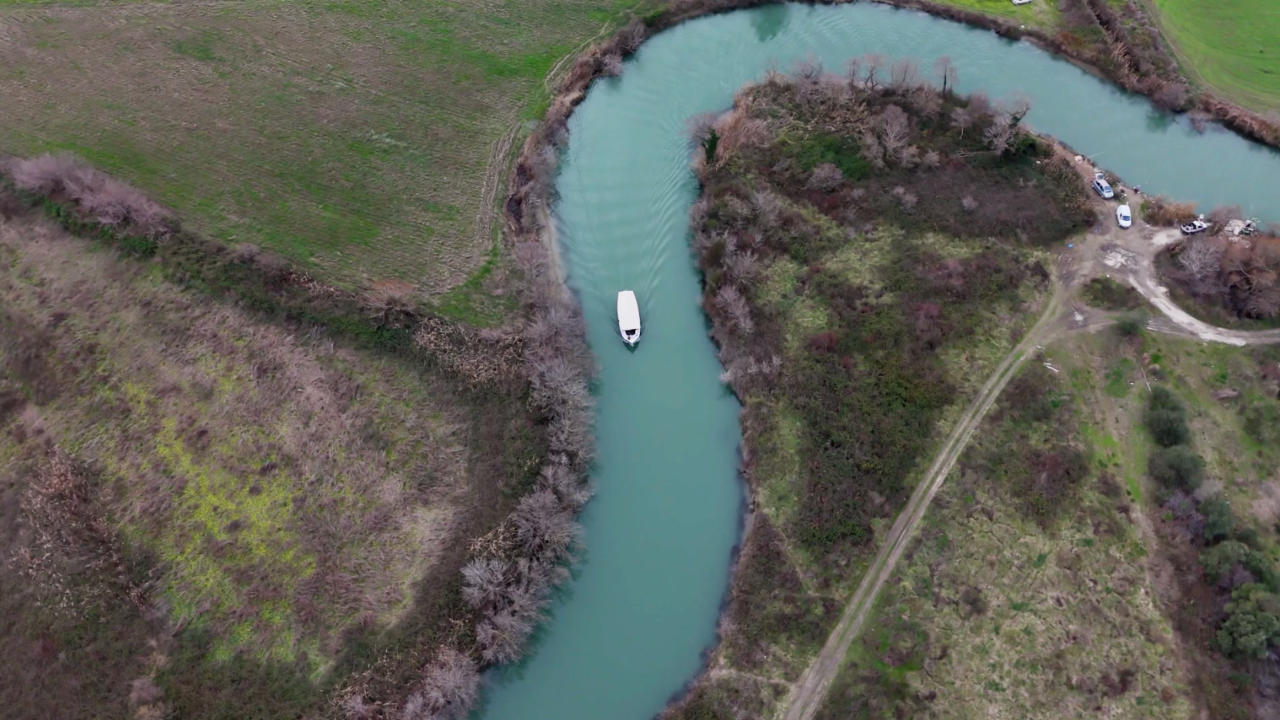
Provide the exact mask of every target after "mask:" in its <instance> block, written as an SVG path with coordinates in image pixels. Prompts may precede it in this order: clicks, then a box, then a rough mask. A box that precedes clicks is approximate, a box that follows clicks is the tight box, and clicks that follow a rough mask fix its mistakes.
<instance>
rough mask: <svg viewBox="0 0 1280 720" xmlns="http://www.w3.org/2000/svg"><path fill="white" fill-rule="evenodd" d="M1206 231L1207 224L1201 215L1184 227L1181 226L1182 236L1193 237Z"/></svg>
mask: <svg viewBox="0 0 1280 720" xmlns="http://www.w3.org/2000/svg"><path fill="white" fill-rule="evenodd" d="M1208 229H1209V223H1207V222H1205V219H1204V216H1203V215H1201V216H1200V217H1198V218H1196V219H1195V220H1192V221H1191V222H1189V223H1187V224H1186V225H1183V226H1182V234H1183V235H1195V234H1196V233H1202V232H1204V231H1205V230H1208Z"/></svg>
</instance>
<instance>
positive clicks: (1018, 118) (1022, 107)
mask: <svg viewBox="0 0 1280 720" xmlns="http://www.w3.org/2000/svg"><path fill="white" fill-rule="evenodd" d="M1003 110H1004V114H1005V115H1006V116H1007V117H1008V118H1009V124H1010V125H1012V126H1013V127H1015V128H1016V127H1017V126H1018V124H1019V123H1021V122H1022V119H1023V118H1025V117H1026V116H1027V113H1029V112H1031V98H1029V97H1027V96H1026V95H1022V94H1021V93H1019V94H1018V95H1015V96H1014V98H1013V100H1012V101H1011V102H1010V103H1009V105H1008V107H1005V108H1003Z"/></svg>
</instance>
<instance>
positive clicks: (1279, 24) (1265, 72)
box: [1154, 0, 1280, 111]
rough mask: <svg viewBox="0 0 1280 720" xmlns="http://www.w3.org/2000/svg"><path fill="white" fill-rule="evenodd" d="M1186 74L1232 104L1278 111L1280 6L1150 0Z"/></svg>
mask: <svg viewBox="0 0 1280 720" xmlns="http://www.w3.org/2000/svg"><path fill="white" fill-rule="evenodd" d="M1154 2H1155V5H1156V7H1157V8H1158V9H1159V10H1160V23H1161V26H1162V27H1163V28H1164V30H1165V32H1166V33H1167V34H1168V35H1169V36H1170V40H1172V41H1173V43H1174V45H1175V46H1176V48H1177V50H1178V53H1179V54H1180V55H1181V56H1182V59H1183V61H1184V62H1183V65H1184V68H1185V69H1187V70H1189V71H1191V72H1193V73H1194V74H1196V75H1199V76H1200V78H1201V79H1202V80H1204V82H1205V83H1207V84H1209V85H1211V86H1213V87H1214V88H1215V89H1217V90H1220V91H1221V92H1222V93H1223V94H1225V95H1227V96H1228V97H1230V98H1231V99H1233V100H1236V101H1238V102H1240V103H1241V104H1243V105H1245V106H1247V107H1250V108H1253V109H1255V110H1261V111H1268V110H1270V111H1277V110H1280V5H1277V4H1276V3H1274V2H1272V1H1271V0H1154Z"/></svg>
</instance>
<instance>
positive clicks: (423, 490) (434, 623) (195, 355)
mask: <svg viewBox="0 0 1280 720" xmlns="http://www.w3.org/2000/svg"><path fill="white" fill-rule="evenodd" d="M0 209H3V210H4V211H5V214H3V215H0V217H4V218H6V219H4V220H0V307H2V308H3V309H2V310H0V367H2V368H3V372H0V428H2V431H0V478H2V481H0V488H2V490H0V492H2V493H3V503H2V504H0V506H2V507H3V512H4V517H5V522H4V527H5V535H4V547H3V553H4V556H5V560H6V562H5V564H4V565H3V568H4V571H3V573H2V574H0V583H2V584H3V585H4V587H5V588H6V589H5V591H4V592H3V593H0V596H3V598H4V606H5V607H4V613H3V614H4V616H5V623H4V625H3V634H4V638H5V640H6V646H7V647H9V648H11V649H12V652H9V653H6V655H5V657H6V661H5V662H4V664H3V667H2V668H0V673H2V674H3V675H4V677H5V678H6V681H5V682H4V683H0V686H3V688H4V693H3V702H4V704H5V707H6V708H8V711H7V712H8V713H9V714H11V715H13V716H14V717H51V716H65V717H122V716H124V715H125V714H126V712H127V711H129V710H134V711H137V712H139V713H142V714H139V715H138V717H152V715H146V714H145V713H148V712H152V711H156V712H158V711H159V708H160V707H162V706H163V707H167V708H169V709H170V710H171V711H172V712H173V713H174V714H175V716H179V717H191V718H247V717H262V718H276V717H297V716H300V715H304V714H315V713H321V714H325V713H330V712H333V711H334V710H335V708H336V705H335V704H334V698H333V696H334V694H335V693H336V692H338V691H339V689H340V688H342V687H344V686H346V685H348V684H349V683H351V682H355V683H356V685H357V686H359V688H360V691H361V692H366V691H367V692H368V693H369V694H370V695H371V696H372V697H376V698H381V699H391V698H394V697H396V696H397V694H398V693H400V692H402V690H401V687H402V686H405V685H408V684H409V683H410V682H412V681H413V680H415V679H416V678H418V677H419V676H420V674H421V671H422V668H423V665H424V664H425V663H426V662H427V661H428V660H430V658H431V656H432V654H433V653H434V652H435V650H436V648H437V647H438V646H439V645H440V644H441V643H443V642H445V641H446V640H449V641H457V639H458V637H459V635H460V633H462V635H463V636H465V634H466V633H465V631H464V630H461V629H460V628H459V627H457V626H454V625H451V624H450V620H454V619H465V618H468V617H469V611H468V610H467V609H466V608H465V606H464V605H463V603H462V598H461V594H460V592H459V590H460V586H461V584H462V582H461V580H462V578H461V575H460V573H459V568H460V566H461V565H462V563H463V562H464V561H465V559H466V557H467V555H468V553H469V552H470V549H469V547H468V541H469V540H470V539H471V538H474V537H476V536H478V535H481V534H483V533H485V532H488V531H489V530H491V529H492V528H493V527H494V526H496V525H497V524H498V523H500V522H501V521H502V518H503V517H504V515H505V513H506V512H507V511H509V510H510V508H511V507H512V506H513V505H514V504H515V500H516V499H517V497H518V496H519V495H520V494H521V493H523V492H525V491H527V488H528V486H529V484H530V483H531V481H532V477H533V475H534V473H535V472H536V469H537V467H538V464H539V462H540V460H541V456H542V454H543V453H544V452H545V447H544V445H543V441H542V439H541V435H540V431H539V430H538V428H537V427H536V426H535V424H534V418H532V417H531V416H530V415H529V414H528V413H527V412H526V410H525V408H524V407H522V406H521V405H518V404H512V403H511V402H510V399H509V395H510V391H509V389H507V390H499V391H492V390H489V391H486V390H483V389H482V388H480V387H471V386H469V385H468V384H467V383H466V382H463V381H462V379H461V378H459V377H458V376H456V375H454V374H452V373H450V372H447V371H446V370H445V369H443V368H444V367H446V366H447V363H441V364H439V365H437V364H434V363H430V362H428V363H423V362H421V361H420V360H417V361H415V360H414V359H413V357H414V356H413V354H412V353H407V352H404V353H402V352H396V351H395V349H396V347H397V345H396V344H395V343H394V342H393V343H391V345H390V346H389V347H388V346H386V344H385V343H381V344H380V343H379V338H382V339H383V340H386V339H388V338H395V337H398V336H397V335H395V334H394V333H393V334H390V335H388V334H383V333H380V332H378V331H377V330H376V328H377V322H376V320H375V319H367V320H366V322H367V324H368V325H369V326H370V328H374V329H373V330H371V331H370V332H369V333H365V334H359V333H355V334H352V333H344V332H341V331H334V332H328V331H326V330H325V329H324V328H322V327H319V326H312V325H307V324H290V323H284V322H276V321H271V320H267V319H265V316H259V315H256V314H253V313H251V312H249V311H246V310H242V309H237V308H234V307H230V306H226V305H222V304H220V303H217V302H210V297H209V296H208V295H207V294H202V293H193V292H191V291H190V290H187V289H184V288H181V287H179V286H177V285H175V284H173V283H172V280H174V279H176V280H179V281H181V282H183V283H185V284H188V285H192V286H194V287H197V288H202V289H206V290H215V291H216V292H219V293H221V292H230V291H231V290H232V288H231V286H230V285H229V283H233V280H238V281H239V283H240V284H241V285H243V287H242V288H241V289H244V290H245V291H246V294H243V295H241V296H240V297H241V299H243V300H245V301H247V304H250V305H251V306H254V307H259V306H264V305H266V304H269V302H270V301H271V299H272V298H275V297H276V296H275V295H273V294H272V293H271V292H267V291H264V290H263V289H262V288H259V289H258V290H257V291H254V290H253V287H252V284H251V283H250V282H249V280H250V279H251V278H252V277H253V276H254V272H257V271H249V270H246V269H245V268H249V267H253V265H254V263H255V262H257V261H260V260H262V258H257V257H246V258H242V259H241V260H240V261H234V262H233V261H231V260H229V259H228V258H227V257H226V256H225V253H224V254H222V255H216V254H215V255H209V256H204V255H201V256H199V257H189V256H188V255H185V254H184V245H183V243H182V242H181V241H180V240H179V238H178V237H176V236H175V237H172V238H170V239H169V242H167V243H166V244H165V248H164V250H163V251H162V252H160V253H159V254H158V255H157V256H156V257H155V258H154V259H153V260H152V261H150V262H146V263H139V262H135V261H133V260H130V259H124V258H120V257H118V256H117V255H116V253H114V252H112V251H110V250H109V249H107V248H104V247H101V246H93V245H91V244H90V243H89V242H87V241H84V240H80V239H76V238H72V237H70V236H68V235H67V234H66V233H65V232H64V231H63V230H61V229H60V228H58V227H57V226H55V225H53V224H52V223H50V222H48V221H44V220H37V219H36V218H34V217H32V214H33V211H31V210H28V209H26V208H25V206H24V205H23V204H22V203H20V202H18V201H17V200H16V199H15V198H14V197H13V196H11V195H9V194H7V191H0ZM68 221H69V222H70V220H68ZM193 249H198V248H190V247H187V248H185V250H187V251H191V250H193ZM219 267H221V268H222V272H221V274H218V273H216V272H214V270H215V269H217V268H219ZM237 268H239V269H237ZM201 269H203V270H207V271H209V273H208V274H205V275H202V274H201V272H200V270H201ZM237 273H240V274H239V275H237ZM263 277H267V278H268V280H269V279H270V277H271V276H270V275H264V276H263ZM268 284H269V283H268ZM232 294H233V295H234V293H232ZM322 304H323V303H322ZM262 309H266V308H265V307H263V308H262ZM322 314H323V313H322ZM303 315H306V313H303ZM384 319H385V318H384ZM350 324H351V325H352V327H354V325H355V323H354V321H353V322H352V323H350ZM338 325H339V326H341V323H338ZM352 327H347V328H346V329H348V330H350V329H352ZM406 337H407V336H406ZM353 341H355V342H353ZM378 347H382V349H381V350H379V349H377V348H378ZM388 349H389V350H391V351H387V350H388ZM401 349H403V348H401ZM513 382H515V381H513ZM518 394H519V393H517V395H518ZM504 396H507V397H504ZM495 447H498V448H503V450H502V452H499V453H495V452H494V450H493V448H495ZM375 660H376V661H377V668H378V671H377V673H376V674H375V676H374V677H372V678H360V677H359V676H355V677H354V679H353V673H359V672H361V671H363V670H365V669H367V668H368V667H369V666H370V664H371V663H373V662H375ZM135 680H136V681H137V682H134V683H133V684H132V685H131V684H130V683H131V682H132V681H135ZM155 716H156V717H159V716H160V715H155Z"/></svg>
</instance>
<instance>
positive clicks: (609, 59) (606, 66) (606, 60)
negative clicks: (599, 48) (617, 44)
mask: <svg viewBox="0 0 1280 720" xmlns="http://www.w3.org/2000/svg"><path fill="white" fill-rule="evenodd" d="M600 74H601V75H604V76H605V77H617V76H619V75H621V74H622V56H621V55H615V54H613V53H609V54H607V55H604V56H603V57H601V58H600Z"/></svg>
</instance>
